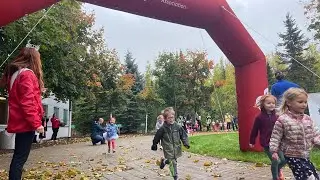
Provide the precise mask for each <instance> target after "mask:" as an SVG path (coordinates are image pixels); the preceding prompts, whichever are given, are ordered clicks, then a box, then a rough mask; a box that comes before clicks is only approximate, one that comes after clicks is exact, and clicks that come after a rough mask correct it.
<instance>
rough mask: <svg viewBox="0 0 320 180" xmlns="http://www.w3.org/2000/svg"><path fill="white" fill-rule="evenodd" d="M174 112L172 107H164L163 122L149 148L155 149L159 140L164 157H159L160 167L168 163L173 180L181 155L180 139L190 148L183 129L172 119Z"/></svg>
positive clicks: (176, 177) (175, 178)
mask: <svg viewBox="0 0 320 180" xmlns="http://www.w3.org/2000/svg"><path fill="white" fill-rule="evenodd" d="M174 115H175V112H174V110H173V108H166V109H165V110H164V112H163V117H164V123H163V126H162V127H161V128H160V129H159V130H158V131H157V133H156V135H155V136H154V139H153V145H152V146H151V150H153V151H156V150H157V144H158V143H159V142H160V140H161V145H162V147H163V153H164V157H165V159H164V158H162V159H161V162H160V169H163V168H164V166H165V165H166V164H169V169H170V172H171V175H172V176H173V179H174V180H177V179H178V172H177V158H179V157H181V155H182V149H181V141H182V143H183V145H184V146H185V147H186V148H188V149H189V148H190V146H189V140H188V135H187V133H186V132H185V130H184V129H183V128H182V127H181V126H180V125H178V124H177V123H176V122H175V121H174Z"/></svg>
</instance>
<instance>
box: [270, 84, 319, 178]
mask: <svg viewBox="0 0 320 180" xmlns="http://www.w3.org/2000/svg"><path fill="white" fill-rule="evenodd" d="M307 99H308V94H307V93H306V92H305V91H304V90H303V89H300V88H290V89H289V90H287V91H286V92H285V93H284V95H283V100H282V105H281V107H280V108H281V115H280V116H279V118H278V120H277V122H276V123H275V125H274V129H273V131H272V135H271V139H270V151H271V152H272V153H273V154H272V158H273V159H275V160H278V159H279V156H278V153H277V152H278V151H279V150H281V151H282V152H283V153H284V155H285V159H286V160H287V163H288V165H289V167H290V169H291V170H292V173H293V175H294V177H295V179H296V180H313V179H317V180H319V176H318V174H317V172H316V170H315V167H314V165H313V164H312V163H311V161H310V152H311V149H312V147H313V146H314V145H320V133H319V132H318V131H317V130H316V127H315V125H314V123H313V121H312V120H311V118H310V117H309V116H308V115H306V114H304V112H305V109H306V108H307Z"/></svg>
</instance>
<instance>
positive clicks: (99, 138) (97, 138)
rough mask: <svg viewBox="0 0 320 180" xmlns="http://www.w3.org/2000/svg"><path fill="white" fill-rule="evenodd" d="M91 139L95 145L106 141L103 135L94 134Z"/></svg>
mask: <svg viewBox="0 0 320 180" xmlns="http://www.w3.org/2000/svg"><path fill="white" fill-rule="evenodd" d="M91 140H92V144H93V145H96V144H97V143H99V142H101V144H105V143H106V142H105V139H104V137H103V136H101V135H95V136H92V137H91Z"/></svg>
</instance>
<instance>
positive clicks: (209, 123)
mask: <svg viewBox="0 0 320 180" xmlns="http://www.w3.org/2000/svg"><path fill="white" fill-rule="evenodd" d="M211 123H212V120H211V117H210V116H207V131H210V126H211Z"/></svg>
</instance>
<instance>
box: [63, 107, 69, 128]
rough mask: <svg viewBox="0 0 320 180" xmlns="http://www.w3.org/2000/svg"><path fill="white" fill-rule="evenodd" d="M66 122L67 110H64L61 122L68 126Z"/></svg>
mask: <svg viewBox="0 0 320 180" xmlns="http://www.w3.org/2000/svg"><path fill="white" fill-rule="evenodd" d="M68 121H69V113H68V109H64V110H63V122H64V124H65V125H68Z"/></svg>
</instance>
